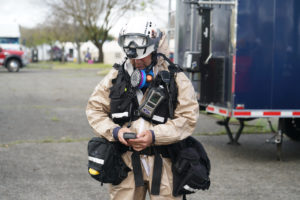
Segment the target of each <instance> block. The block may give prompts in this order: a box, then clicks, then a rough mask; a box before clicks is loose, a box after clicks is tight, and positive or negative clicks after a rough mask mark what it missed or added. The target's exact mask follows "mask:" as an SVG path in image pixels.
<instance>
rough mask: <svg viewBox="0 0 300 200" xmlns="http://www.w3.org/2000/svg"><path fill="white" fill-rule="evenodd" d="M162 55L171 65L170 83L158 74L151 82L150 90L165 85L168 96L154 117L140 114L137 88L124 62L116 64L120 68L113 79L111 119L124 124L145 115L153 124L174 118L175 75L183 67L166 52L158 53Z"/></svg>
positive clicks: (175, 103)
mask: <svg viewBox="0 0 300 200" xmlns="http://www.w3.org/2000/svg"><path fill="white" fill-rule="evenodd" d="M157 55H158V56H162V57H163V58H164V59H165V60H166V61H167V62H168V63H169V64H170V65H169V67H168V69H169V72H167V71H164V72H166V73H169V74H170V81H169V83H164V82H163V80H162V78H161V76H159V75H157V76H156V77H155V79H154V80H153V81H152V82H151V84H150V86H149V88H148V91H149V90H151V88H155V87H159V86H160V85H164V89H163V90H164V93H165V95H166V98H165V99H164V100H163V101H162V102H161V103H160V104H159V106H158V108H157V109H156V110H155V113H154V115H153V117H151V118H149V117H145V116H141V115H140V111H139V103H138V100H137V97H136V88H133V87H132V86H131V83H130V75H129V74H128V72H127V71H126V70H125V69H124V64H125V62H124V63H123V64H122V65H119V64H114V66H113V67H114V68H115V69H116V70H118V75H117V77H116V78H115V79H113V80H112V84H113V86H112V87H111V88H110V94H109V98H110V99H111V102H110V111H111V113H110V117H111V119H112V120H113V121H114V122H115V123H117V124H119V125H120V126H122V125H124V124H125V123H126V122H129V125H128V126H130V124H131V122H132V121H135V120H137V119H138V118H139V117H143V118H144V119H145V120H147V121H149V122H151V123H153V124H164V123H166V121H167V120H168V118H171V119H173V118H174V110H175V108H176V105H177V94H178V88H177V85H176V82H175V76H176V73H177V72H180V71H182V70H181V68H179V67H177V66H176V65H174V64H173V63H172V62H171V61H170V60H169V59H168V58H167V57H166V56H165V55H164V54H160V53H158V54H157Z"/></svg>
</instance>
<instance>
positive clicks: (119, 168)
mask: <svg viewBox="0 0 300 200" xmlns="http://www.w3.org/2000/svg"><path fill="white" fill-rule="evenodd" d="M122 153H124V150H122V146H121V145H120V143H119V142H109V141H108V140H106V139H105V138H101V137H94V138H92V139H91V140H90V141H89V143H88V156H89V161H88V169H89V174H90V175H91V176H92V177H93V178H94V179H96V180H97V181H100V182H101V183H102V184H103V183H111V184H113V185H118V184H120V183H121V182H122V181H123V180H124V179H125V178H126V177H127V175H128V172H129V171H130V169H129V168H128V167H127V166H126V164H125V163H124V161H123V159H122V157H121V155H122ZM91 170H92V171H91ZM93 172H94V173H93Z"/></svg>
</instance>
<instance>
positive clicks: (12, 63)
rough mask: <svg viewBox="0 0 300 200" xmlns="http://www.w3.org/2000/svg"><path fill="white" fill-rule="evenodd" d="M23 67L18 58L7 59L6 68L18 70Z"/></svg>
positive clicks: (10, 70) (12, 70)
mask: <svg viewBox="0 0 300 200" xmlns="http://www.w3.org/2000/svg"><path fill="white" fill-rule="evenodd" d="M20 67H21V62H20V61H19V60H18V59H16V58H11V59H9V60H8V61H7V64H6V68H7V70H8V71H9V72H18V71H19V70H20Z"/></svg>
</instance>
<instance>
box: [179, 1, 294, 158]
mask: <svg viewBox="0 0 300 200" xmlns="http://www.w3.org/2000/svg"><path fill="white" fill-rule="evenodd" d="M299 9H300V1H296V0H251V1H250V0H249V1H246V0H223V1H221V0H207V1H200V0H184V1H183V0H177V1H176V10H178V11H180V12H176V16H175V53H174V59H175V62H176V63H178V64H179V65H181V66H183V68H184V70H185V72H186V73H187V74H188V76H189V77H190V79H191V80H192V82H193V85H194V87H195V90H196V92H197V94H198V101H199V105H200V108H201V109H204V110H206V112H208V113H215V114H218V115H222V116H224V120H223V123H222V124H223V125H224V126H225V128H226V132H227V134H228V137H229V140H230V143H231V144H238V140H239V137H240V135H241V133H242V131H243V128H244V122H245V121H246V120H251V119H255V118H278V131H277V132H276V135H275V137H274V141H275V143H276V144H277V157H278V159H280V158H281V145H282V139H283V138H282V134H283V133H285V134H286V135H288V136H289V137H290V138H292V139H294V140H300V84H299V82H298V81H299V75H300V29H299V26H300V12H299ZM231 118H237V119H238V121H239V123H240V127H239V129H238V131H237V132H236V133H235V134H234V133H232V131H231V129H230V127H229V120H230V119H231Z"/></svg>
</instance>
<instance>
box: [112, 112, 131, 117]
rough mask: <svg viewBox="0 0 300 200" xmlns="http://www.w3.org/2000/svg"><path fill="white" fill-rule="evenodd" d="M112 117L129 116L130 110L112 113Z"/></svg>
mask: <svg viewBox="0 0 300 200" xmlns="http://www.w3.org/2000/svg"><path fill="white" fill-rule="evenodd" d="M111 117H112V118H122V117H128V112H122V113H113V114H111Z"/></svg>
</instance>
